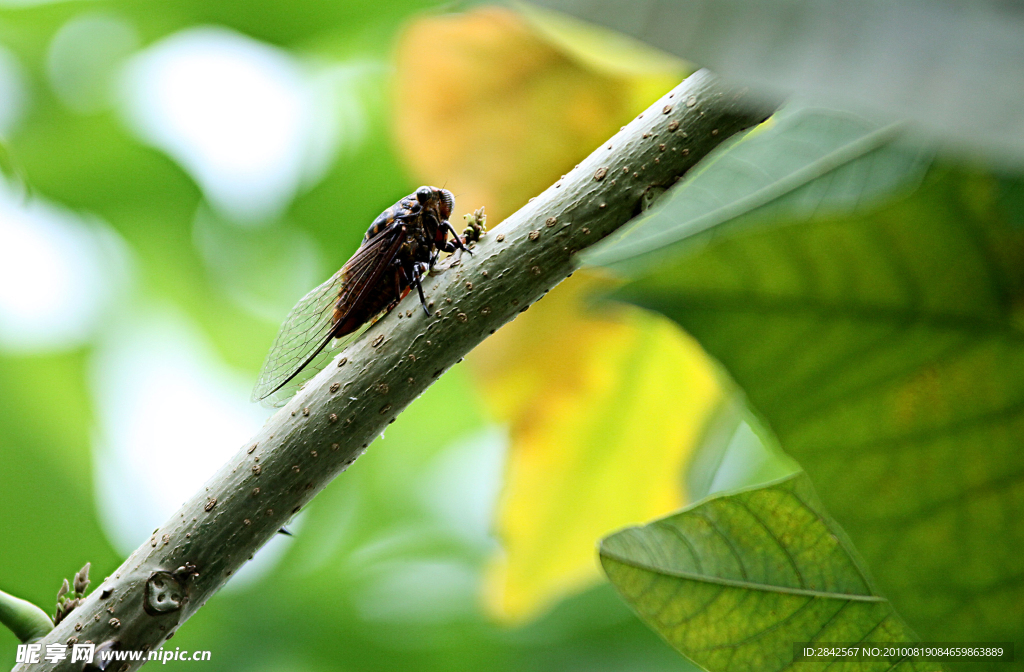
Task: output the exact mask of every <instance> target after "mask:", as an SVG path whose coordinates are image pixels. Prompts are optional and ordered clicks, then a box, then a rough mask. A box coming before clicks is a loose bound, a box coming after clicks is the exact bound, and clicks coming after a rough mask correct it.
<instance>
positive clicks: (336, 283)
mask: <svg viewBox="0 0 1024 672" xmlns="http://www.w3.org/2000/svg"><path fill="white" fill-rule="evenodd" d="M400 233H401V229H400V228H399V227H393V228H392V229H388V230H385V231H382V232H381V233H380V234H378V235H377V236H374V237H373V238H372V239H371V240H369V241H367V242H366V243H365V244H364V245H363V246H362V247H360V248H359V249H358V250H357V251H356V253H355V254H354V255H352V258H351V259H349V260H348V262H347V263H346V264H345V266H343V267H342V269H341V270H340V271H338V272H337V273H335V274H334V275H333V276H332V277H331V278H330V279H329V280H327V282H324V283H323V284H322V285H320V286H319V287H317V288H316V289H314V290H312V291H311V292H309V293H308V294H306V296H304V297H303V298H302V299H301V300H300V301H299V302H298V303H297V304H296V305H295V307H294V308H292V310H291V312H290V313H288V317H287V318H286V319H285V321H284V324H282V325H281V330H280V331H279V332H278V334H277V338H276V339H275V340H274V345H273V346H272V347H271V348H270V352H269V353H267V359H266V361H265V362H264V364H263V369H262V370H261V371H260V375H259V377H258V378H257V381H256V386H255V388H254V389H253V393H252V399H253V401H263V402H264V404H266V405H271V406H280V405H283V404H284V402H285V401H287V400H288V399H289V398H290V397H291V396H292V395H293V394H294V393H295V391H296V390H298V388H299V387H301V385H302V383H304V382H305V381H307V380H309V379H310V378H312V377H313V376H314V375H316V374H317V373H318V372H320V371H321V370H323V368H324V366H325V365H326V364H327V362H328V361H330V359H331V358H332V357H333V356H334V353H335V351H336V349H337V347H335V348H328V347H327V345H328V343H329V341H330V340H331V339H332V338H333V337H334V331H335V329H334V328H335V325H336V323H337V322H338V321H342V322H343V321H344V320H345V319H346V317H347V316H348V315H349V314H351V313H352V312H354V311H356V310H358V309H359V307H360V305H361V304H362V302H363V301H364V300H365V298H366V296H367V295H368V294H369V293H370V291H371V290H372V285H373V284H374V283H375V282H377V280H378V279H379V278H380V276H381V274H382V272H383V271H384V269H385V268H387V266H388V265H390V263H391V261H392V260H393V259H394V257H395V254H396V253H397V252H398V248H399V247H401V243H402V236H401V235H400ZM336 305H341V306H343V307H344V310H343V312H342V314H341V315H340V316H339V319H338V320H335V319H334V317H335V315H334V307H335V306H336ZM361 332H362V329H357V330H356V331H355V332H354V333H352V334H348V335H346V336H345V337H344V338H343V339H341V340H340V341H338V342H337V343H336V344H335V345H336V346H338V347H340V346H344V345H347V344H348V343H350V342H351V341H352V340H354V339H355V337H357V336H358V335H359V333H361Z"/></svg>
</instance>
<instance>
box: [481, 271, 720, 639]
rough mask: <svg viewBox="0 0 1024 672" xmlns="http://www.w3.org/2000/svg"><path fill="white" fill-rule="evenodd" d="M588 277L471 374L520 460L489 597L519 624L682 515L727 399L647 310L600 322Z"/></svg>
mask: <svg viewBox="0 0 1024 672" xmlns="http://www.w3.org/2000/svg"><path fill="white" fill-rule="evenodd" d="M603 284H604V283H603V282H602V281H600V280H598V279H596V278H595V277H593V276H587V275H584V274H577V275H576V276H575V277H574V278H572V279H570V280H568V281H566V282H565V283H563V284H562V285H561V286H560V291H559V292H558V293H555V292H551V293H550V294H549V295H548V296H547V297H546V298H545V299H544V300H543V301H539V302H537V303H536V304H534V305H533V306H532V307H531V308H530V310H529V311H528V312H526V313H524V314H523V315H521V316H519V318H517V319H516V321H515V322H513V323H512V324H510V325H508V326H506V327H505V328H503V329H502V330H501V331H499V332H498V333H497V334H495V335H494V336H493V337H491V338H490V339H488V340H487V341H486V342H485V343H483V344H482V345H481V346H480V347H479V348H477V351H476V352H475V353H474V357H473V358H472V360H471V362H472V364H473V365H474V370H475V371H477V372H478V373H479V377H480V380H481V384H482V388H483V392H484V400H485V402H486V403H487V405H488V406H489V407H490V408H491V410H492V412H493V413H494V415H495V416H496V417H497V418H498V419H500V420H501V421H503V422H506V423H508V425H509V432H510V434H511V443H512V450H511V452H510V456H509V464H508V475H507V480H506V487H505V492H504V495H503V498H502V502H501V505H500V507H499V521H498V530H499V534H500V538H501V540H502V542H503V546H504V555H503V557H502V558H501V559H500V560H498V561H497V562H496V563H495V565H494V567H493V571H492V572H491V574H490V576H489V580H488V584H487V590H488V595H487V600H488V606H489V607H490V608H491V610H492V611H493V613H495V614H497V615H499V616H502V617H505V618H508V619H511V620H521V619H523V618H526V617H529V616H532V615H534V614H536V613H537V612H538V611H539V610H542V609H543V608H544V607H546V606H548V605H549V604H550V603H551V602H553V601H554V600H555V599H557V598H559V597H562V596H564V595H565V594H567V593H570V592H573V591H575V590H578V589H579V588H581V587H583V586H585V585H587V584H588V583H590V582H592V581H594V580H595V579H597V578H598V576H599V574H598V569H597V564H596V561H595V554H594V548H595V543H596V541H597V540H598V539H599V538H601V537H602V536H604V535H606V534H608V533H609V532H611V531H613V530H615V529H617V528H620V527H623V526H625V525H629V524H635V523H637V522H640V521H644V520H649V519H651V518H656V517H658V516H661V515H664V514H666V513H668V512H670V511H673V510H675V509H677V508H679V507H680V506H681V505H682V504H683V503H684V502H685V501H686V497H685V493H684V492H683V481H682V478H683V467H684V465H685V464H686V462H687V459H688V458H689V456H690V452H691V450H692V448H693V446H694V445H695V443H696V442H697V440H698V438H699V434H700V432H701V430H702V429H703V427H704V424H705V421H706V419H707V416H708V414H709V413H710V411H711V410H712V408H713V406H714V405H715V404H716V403H717V402H718V400H719V399H720V397H721V392H720V390H719V388H718V385H717V383H716V379H715V376H714V373H713V370H712V365H711V364H710V363H709V361H708V359H707V356H706V355H705V354H704V353H703V351H702V350H701V349H700V347H699V346H698V345H697V344H696V343H695V342H694V341H693V340H692V339H690V338H689V337H688V336H686V335H685V334H684V333H682V332H681V331H680V330H679V329H678V327H676V326H675V325H673V324H671V323H669V322H668V321H667V320H665V319H663V318H660V317H657V316H655V315H653V314H650V313H646V312H644V311H641V310H639V309H634V308H629V307H625V306H622V307H617V308H615V309H613V310H607V309H604V310H602V311H601V312H596V313H595V312H590V311H588V310H587V309H586V308H585V305H586V301H587V296H588V295H589V294H590V293H592V291H593V290H594V289H595V288H597V287H600V286H602V285H603Z"/></svg>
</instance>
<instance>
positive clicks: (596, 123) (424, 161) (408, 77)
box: [394, 7, 683, 226]
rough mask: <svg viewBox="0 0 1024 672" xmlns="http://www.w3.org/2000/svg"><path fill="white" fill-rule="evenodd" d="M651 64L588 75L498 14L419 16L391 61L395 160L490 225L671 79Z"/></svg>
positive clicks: (518, 22) (675, 76)
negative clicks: (646, 68) (643, 70)
mask: <svg viewBox="0 0 1024 672" xmlns="http://www.w3.org/2000/svg"><path fill="white" fill-rule="evenodd" d="M659 67H660V69H659V70H658V71H656V72H654V73H648V74H644V75H637V74H630V75H624V74H609V73H607V72H603V71H599V70H596V69H594V68H592V67H588V66H587V64H586V63H584V62H583V61H582V60H581V59H580V58H578V57H575V56H573V55H571V54H569V53H567V52H566V51H565V50H563V49H560V48H557V47H556V46H555V45H554V44H553V43H552V42H551V41H550V40H549V39H546V38H545V37H544V36H542V35H541V34H540V33H539V32H538V31H536V30H534V29H533V28H532V27H531V25H530V24H528V23H526V22H525V21H524V20H523V19H522V18H520V16H519V15H517V14H515V13H513V12H510V11H508V10H505V9H499V8H494V7H489V8H482V9H477V10H474V11H471V12H468V13H465V14H452V15H443V16H433V17H427V18H424V19H420V20H419V21H416V22H414V23H413V24H412V25H410V26H409V28H408V29H407V30H406V31H405V32H404V34H403V35H402V37H401V39H400V40H399V44H398V50H397V54H396V73H395V95H394V109H395V134H396V136H397V139H398V142H399V146H400V148H401V149H400V154H401V155H402V156H403V157H404V158H405V160H406V161H407V162H408V163H409V166H410V168H411V170H412V173H413V175H414V176H415V177H416V179H418V180H422V181H424V182H427V183H432V184H438V185H445V186H446V187H447V188H448V189H449V190H451V191H452V192H453V193H454V194H455V196H456V200H457V202H458V203H465V204H467V205H466V206H464V207H463V209H462V210H460V212H470V211H472V210H475V209H476V208H478V207H480V206H481V205H483V206H486V208H487V213H488V214H489V215H490V216H491V222H492V226H493V225H494V224H497V223H498V222H499V221H500V220H501V219H503V218H504V217H506V216H508V215H509V214H511V213H512V212H514V211H515V210H516V209H518V208H519V207H521V206H522V205H523V204H524V203H526V201H527V199H529V198H530V197H531V196H533V195H535V194H537V193H539V192H540V191H543V190H544V189H545V188H546V187H548V186H549V185H550V184H552V183H553V182H554V181H555V180H557V179H558V177H559V176H560V175H562V174H563V173H565V172H567V171H569V170H570V169H572V167H573V166H574V165H575V164H576V163H578V162H579V161H580V160H581V159H583V158H584V157H586V156H587V155H588V154H590V152H591V151H593V150H594V148H595V147H597V146H598V145H599V144H600V143H602V142H604V141H605V140H606V139H608V138H609V137H610V136H611V135H613V134H614V133H615V132H616V131H617V130H618V129H619V127H620V126H622V125H623V124H624V123H626V122H627V121H629V119H631V118H632V117H633V116H634V115H636V114H638V113H640V112H642V111H643V110H644V109H645V108H646V107H647V106H648V105H649V104H650V103H651V102H652V101H654V100H657V98H658V96H661V95H662V94H664V93H665V91H668V90H669V89H670V88H672V87H673V86H675V85H676V84H678V83H679V81H680V80H681V79H682V74H683V73H682V72H671V71H666V69H665V68H664V65H663V64H661V65H660V66H659Z"/></svg>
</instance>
